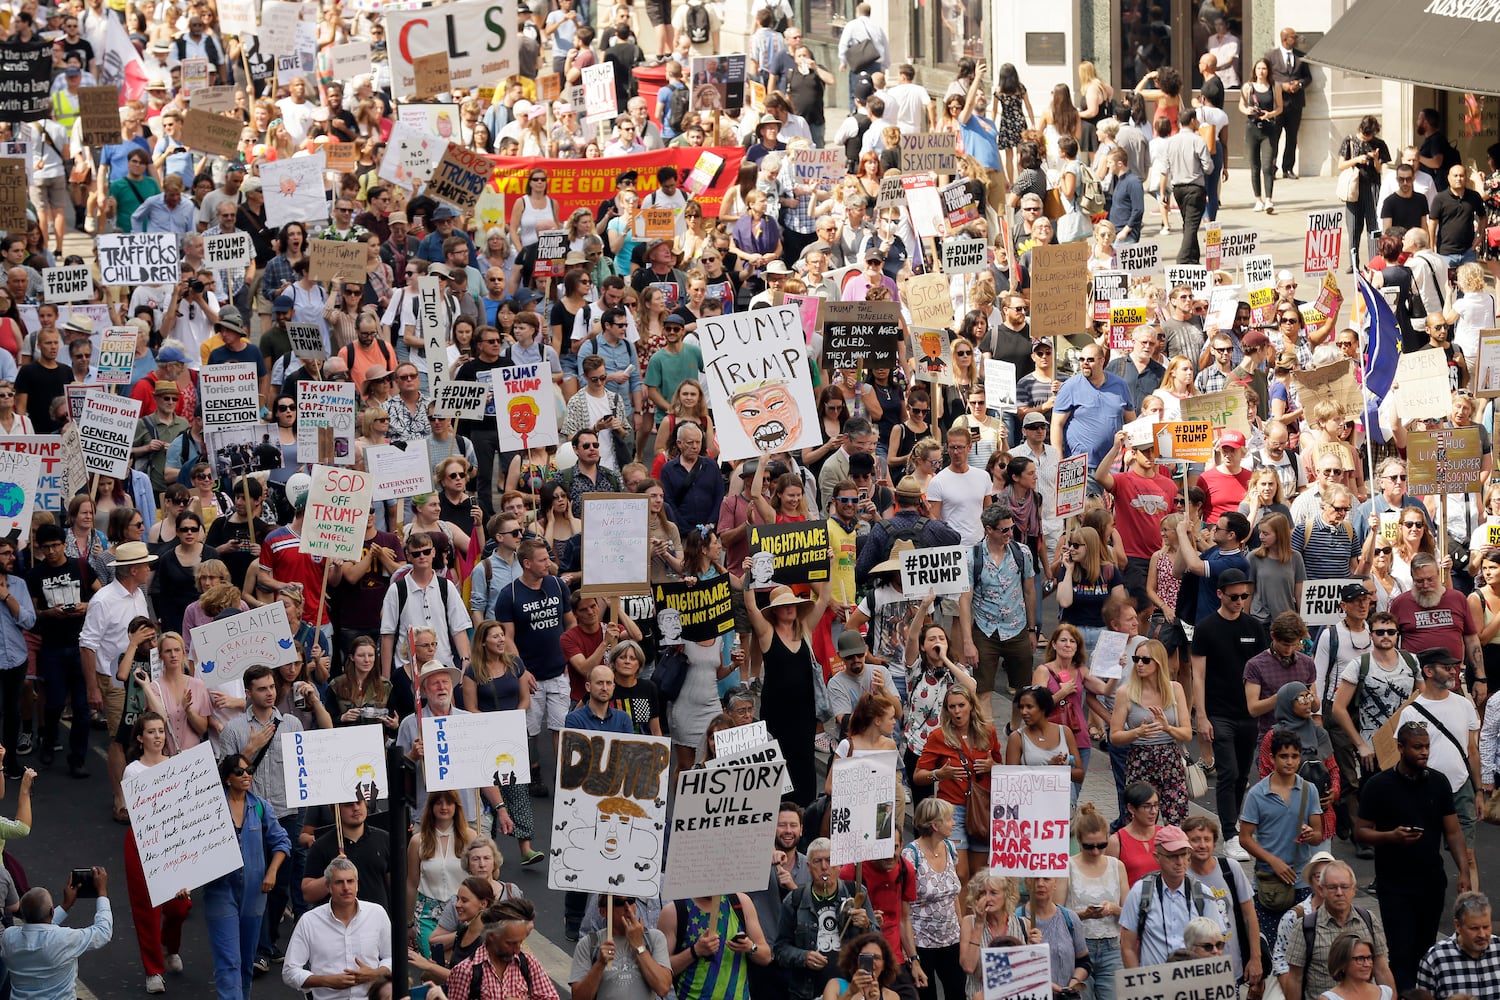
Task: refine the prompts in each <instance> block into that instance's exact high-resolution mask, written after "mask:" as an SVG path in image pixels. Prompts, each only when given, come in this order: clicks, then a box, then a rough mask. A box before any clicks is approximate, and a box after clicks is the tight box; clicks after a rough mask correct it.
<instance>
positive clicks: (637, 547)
mask: <svg viewBox="0 0 1500 1000" xmlns="http://www.w3.org/2000/svg"><path fill="white" fill-rule="evenodd" d="M650 508H651V503H650V501H649V500H647V499H646V497H645V496H644V495H642V494H633V493H604V494H598V493H595V494H590V495H588V496H586V497H584V498H583V587H582V590H581V592H582V593H584V594H588V595H601V596H605V597H608V596H612V595H620V596H624V595H625V594H639V593H643V592H646V591H649V590H650V589H651V579H650V569H651V526H650V522H649V518H650V514H651V509H650Z"/></svg>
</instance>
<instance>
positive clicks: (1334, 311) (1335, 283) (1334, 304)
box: [1313, 269, 1344, 316]
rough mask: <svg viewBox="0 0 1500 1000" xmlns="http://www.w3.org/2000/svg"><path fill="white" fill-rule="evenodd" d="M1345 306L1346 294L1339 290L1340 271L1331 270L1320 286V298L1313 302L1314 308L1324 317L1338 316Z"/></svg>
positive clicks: (1324, 276)
mask: <svg viewBox="0 0 1500 1000" xmlns="http://www.w3.org/2000/svg"><path fill="white" fill-rule="evenodd" d="M1343 304H1344V293H1343V291H1342V290H1341V289H1340V288H1339V273H1338V270H1337V269H1330V270H1329V271H1328V272H1327V273H1326V274H1324V275H1323V281H1322V283H1321V284H1319V285H1318V297H1317V300H1316V301H1314V302H1313V306H1314V308H1316V309H1317V310H1318V312H1320V313H1322V314H1323V315H1324V316H1337V315H1338V314H1339V308H1340V307H1341V306H1342V305H1343Z"/></svg>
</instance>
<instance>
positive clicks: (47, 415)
mask: <svg viewBox="0 0 1500 1000" xmlns="http://www.w3.org/2000/svg"><path fill="white" fill-rule="evenodd" d="M72 381H73V369H71V368H69V367H68V366H67V365H64V364H59V365H58V366H57V367H56V368H43V367H42V364H41V362H39V361H32V362H30V363H28V364H26V365H23V366H22V367H21V370H20V371H19V372H18V373H16V395H20V394H22V393H25V394H26V416H27V418H28V419H29V420H30V421H31V426H32V427H34V428H36V432H37V433H38V434H56V433H57V431H58V429H59V428H60V427H62V424H60V423H58V422H57V421H56V420H53V419H52V413H51V410H52V401H53V400H54V399H56V398H57V397H59V396H61V395H63V393H64V392H66V390H65V389H64V388H63V386H65V385H67V384H68V383H69V382H72Z"/></svg>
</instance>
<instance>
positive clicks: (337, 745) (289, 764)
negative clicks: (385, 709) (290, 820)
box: [281, 725, 390, 808]
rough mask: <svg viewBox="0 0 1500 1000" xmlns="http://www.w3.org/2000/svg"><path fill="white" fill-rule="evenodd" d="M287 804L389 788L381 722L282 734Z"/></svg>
mask: <svg viewBox="0 0 1500 1000" xmlns="http://www.w3.org/2000/svg"><path fill="white" fill-rule="evenodd" d="M281 766H282V773H283V776H284V777H285V779H286V801H287V805H291V806H297V807H299V808H303V807H306V806H325V805H327V806H331V805H337V804H338V803H340V802H368V803H370V804H371V805H373V804H374V803H375V802H376V800H377V799H379V798H380V797H381V795H389V794H390V782H389V781H388V780H387V778H386V771H385V738H384V736H383V735H382V727H381V726H374V725H361V726H340V727H338V728H336V729H310V730H307V731H305V732H295V733H282V734H281Z"/></svg>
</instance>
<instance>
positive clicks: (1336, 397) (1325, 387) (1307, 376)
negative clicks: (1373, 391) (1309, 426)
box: [1292, 358, 1365, 420]
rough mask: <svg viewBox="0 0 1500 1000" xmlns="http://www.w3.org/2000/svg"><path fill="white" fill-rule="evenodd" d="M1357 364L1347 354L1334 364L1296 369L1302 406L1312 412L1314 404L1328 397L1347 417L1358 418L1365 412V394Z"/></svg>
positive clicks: (1296, 380) (1294, 377) (1294, 382)
mask: <svg viewBox="0 0 1500 1000" xmlns="http://www.w3.org/2000/svg"><path fill="white" fill-rule="evenodd" d="M1354 365H1355V362H1354V359H1353V358H1345V359H1344V360H1342V361H1335V362H1334V363H1333V364H1329V365H1319V366H1318V367H1316V368H1309V369H1308V370H1306V371H1298V372H1293V373H1292V384H1293V385H1294V386H1296V387H1297V398H1298V399H1299V400H1301V404H1302V408H1303V409H1304V410H1306V411H1307V412H1308V413H1311V412H1312V408H1313V407H1314V406H1315V405H1317V404H1318V403H1320V402H1322V401H1324V400H1328V401H1329V402H1332V403H1333V404H1334V405H1336V406H1337V407H1338V408H1339V412H1340V413H1342V414H1343V415H1344V416H1345V417H1346V418H1347V419H1349V420H1353V419H1355V418H1357V417H1358V416H1359V415H1360V414H1361V413H1363V412H1364V408H1365V396H1364V393H1363V392H1362V391H1361V390H1360V387H1359V381H1358V379H1357V378H1356V377H1355V374H1354V373H1355V367H1354Z"/></svg>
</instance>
